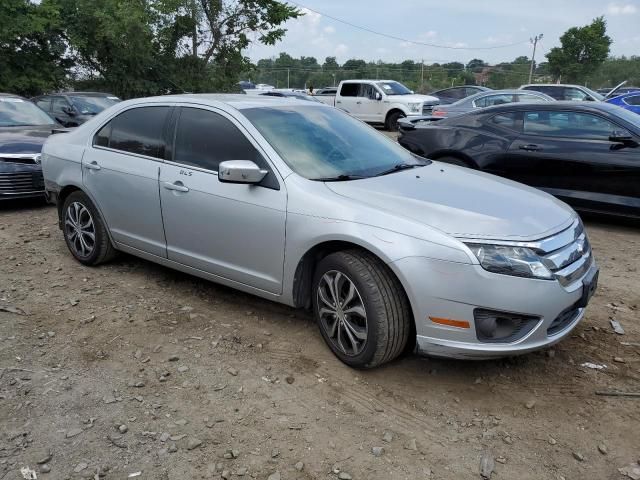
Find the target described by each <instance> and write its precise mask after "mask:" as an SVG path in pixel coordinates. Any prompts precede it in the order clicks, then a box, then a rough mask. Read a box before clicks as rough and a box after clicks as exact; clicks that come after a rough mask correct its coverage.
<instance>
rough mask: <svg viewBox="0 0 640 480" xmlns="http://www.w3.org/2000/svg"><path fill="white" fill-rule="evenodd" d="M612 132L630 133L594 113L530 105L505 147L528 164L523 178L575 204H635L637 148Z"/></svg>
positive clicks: (639, 195) (639, 168)
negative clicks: (519, 131) (517, 132)
mask: <svg viewBox="0 0 640 480" xmlns="http://www.w3.org/2000/svg"><path fill="white" fill-rule="evenodd" d="M614 136H617V137H625V136H627V137H632V138H635V137H634V135H632V134H631V133H630V132H629V131H627V130H626V129H625V128H624V127H623V126H621V125H618V124H616V123H614V122H613V121H612V120H610V119H608V118H605V117H604V116H601V115H599V114H596V113H591V112H581V111H571V110H567V111H558V110H544V109H532V110H530V111H527V112H525V113H524V118H523V129H522V134H521V135H520V136H519V137H518V138H517V139H516V141H514V142H513V143H512V145H511V148H510V149H511V151H512V154H513V155H514V156H515V157H518V158H520V159H521V161H526V162H527V163H528V164H529V165H530V170H529V173H528V177H527V182H526V183H529V184H530V185H532V186H535V187H539V188H542V189H544V190H546V191H548V192H549V193H552V194H553V195H556V196H557V197H559V198H561V199H563V200H565V201H567V202H568V203H571V204H573V205H574V206H576V207H579V208H584V209H593V210H605V209H608V208H610V206H611V205H619V206H620V207H621V208H623V209H626V208H627V207H628V206H630V205H635V208H640V148H638V147H637V146H635V147H634V146H632V145H631V144H628V145H625V144H623V143H621V142H619V141H612V140H611V139H612V137H614ZM635 139H636V141H640V138H635Z"/></svg>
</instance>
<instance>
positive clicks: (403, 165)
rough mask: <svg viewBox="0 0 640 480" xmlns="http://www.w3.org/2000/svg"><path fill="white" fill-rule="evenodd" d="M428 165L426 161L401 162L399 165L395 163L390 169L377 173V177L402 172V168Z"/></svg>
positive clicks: (407, 168)
mask: <svg viewBox="0 0 640 480" xmlns="http://www.w3.org/2000/svg"><path fill="white" fill-rule="evenodd" d="M425 165H426V163H399V164H397V165H394V166H393V167H391V168H390V169H389V170H384V171H382V172H380V173H377V174H376V177H381V176H383V175H389V174H390V173H396V172H400V171H401V170H409V169H411V168H416V167H424V166H425Z"/></svg>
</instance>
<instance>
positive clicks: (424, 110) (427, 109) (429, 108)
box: [422, 104, 435, 116]
mask: <svg viewBox="0 0 640 480" xmlns="http://www.w3.org/2000/svg"><path fill="white" fill-rule="evenodd" d="M433 107H435V105H426V104H424V105H422V115H425V116H430V115H431V112H433Z"/></svg>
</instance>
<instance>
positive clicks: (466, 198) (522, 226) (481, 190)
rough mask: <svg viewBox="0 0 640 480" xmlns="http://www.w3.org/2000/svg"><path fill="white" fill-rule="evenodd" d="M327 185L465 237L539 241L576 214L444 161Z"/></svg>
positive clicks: (524, 190) (554, 202) (519, 188)
mask: <svg viewBox="0 0 640 480" xmlns="http://www.w3.org/2000/svg"><path fill="white" fill-rule="evenodd" d="M326 185H327V187H328V188H329V189H331V190H332V191H333V192H334V193H337V194H338V195H342V196H344V197H348V198H350V199H352V200H354V201H357V202H362V203H364V204H367V205H369V206H372V207H374V208H376V209H379V210H385V211H387V212H389V213H392V214H394V215H396V216H400V217H405V218H407V219H409V220H413V221H415V222H419V223H421V224H424V225H426V226H429V227H432V228H436V229H438V230H440V231H443V232H445V233H447V234H449V235H452V236H455V237H462V238H465V237H466V238H481V239H495V240H518V241H525V240H537V239H540V238H543V237H546V236H549V235H552V234H553V233H555V232H557V231H559V230H560V229H562V228H565V227H568V226H569V225H570V224H571V222H572V221H573V220H574V218H575V216H576V214H575V212H574V211H573V210H572V209H571V208H570V207H568V206H567V205H566V204H564V203H562V202H560V201H559V200H557V199H555V198H554V197H552V196H550V195H548V194H546V193H544V192H541V191H539V190H536V189H533V188H530V187H527V186H525V185H521V184H519V183H516V182H512V181H510V180H505V179H503V178H500V177H495V176H493V175H489V174H486V173H482V172H477V171H474V170H471V169H468V168H463V167H456V166H453V165H448V164H444V163H440V162H433V163H431V164H430V165H427V166H425V167H421V168H415V169H412V170H405V171H402V172H398V173H394V174H390V175H384V176H381V177H373V178H368V179H363V180H354V181H348V182H329V183H327V184H326Z"/></svg>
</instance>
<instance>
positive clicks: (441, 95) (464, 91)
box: [429, 85, 491, 105]
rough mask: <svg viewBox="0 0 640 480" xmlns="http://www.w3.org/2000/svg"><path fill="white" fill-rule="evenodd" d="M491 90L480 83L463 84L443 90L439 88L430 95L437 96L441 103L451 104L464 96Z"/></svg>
mask: <svg viewBox="0 0 640 480" xmlns="http://www.w3.org/2000/svg"><path fill="white" fill-rule="evenodd" d="M489 90H491V89H490V88H487V87H481V86H480V85H463V86H461V87H451V88H445V89H443V90H437V91H435V92H431V93H429V95H430V96H432V97H436V98H438V99H439V100H440V105H449V104H450V103H455V102H457V101H458V100H462V99H463V98H467V97H470V96H471V95H475V94H476V93H480V92H487V91H489Z"/></svg>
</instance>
